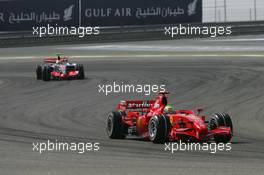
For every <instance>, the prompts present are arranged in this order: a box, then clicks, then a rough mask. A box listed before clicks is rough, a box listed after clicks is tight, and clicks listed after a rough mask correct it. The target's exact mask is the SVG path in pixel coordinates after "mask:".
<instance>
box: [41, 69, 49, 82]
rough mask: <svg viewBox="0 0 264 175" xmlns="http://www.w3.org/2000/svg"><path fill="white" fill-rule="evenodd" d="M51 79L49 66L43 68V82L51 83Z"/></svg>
mask: <svg viewBox="0 0 264 175" xmlns="http://www.w3.org/2000/svg"><path fill="white" fill-rule="evenodd" d="M50 79H51V69H50V68H49V67H47V66H45V67H44V68H43V71H42V80H43V81H50Z"/></svg>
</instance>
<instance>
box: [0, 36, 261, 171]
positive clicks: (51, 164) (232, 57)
mask: <svg viewBox="0 0 264 175" xmlns="http://www.w3.org/2000/svg"><path fill="white" fill-rule="evenodd" d="M259 38H261V37H259V36H258V37H246V38H245V39H243V38H242V39H241V38H233V40H230V41H228V40H224V41H210V40H206V39H204V40H200V39H196V40H180V41H176V40H174V41H155V42H154V41H153V42H138V43H136V42H134V43H117V44H108V45H103V44H101V45H96V46H95V45H94V46H87V45H81V46H47V47H32V48H27V47H25V48H10V49H0V67H1V68H0V174H1V175H15V174H19V175H47V174H60V175H73V174H76V175H77V174H86V175H90V174H109V175H110V174H111V175H112V174H115V175H121V174H122V175H134V174H144V175H148V174H173V175H174V174H177V175H178V174H179V175H181V174H182V175H187V174H203V175H209V174H214V175H218V174H219V175H222V174H230V175H231V174H232V175H236V174H237V175H243V174H245V175H248V174H251V175H255V174H259V175H260V174H263V172H264V167H263V164H264V150H263V146H264V127H263V124H264V59H263V58H264V55H263V52H264V49H263V45H264V40H263V39H259ZM262 38H263V36H262ZM199 48H202V49H199ZM221 48H222V49H221ZM56 52H63V53H65V54H66V55H69V56H73V57H74V58H75V59H73V60H77V61H78V62H80V63H82V64H84V66H85V73H86V76H87V78H86V79H85V80H76V81H51V82H43V81H37V80H35V74H34V71H35V70H34V69H35V66H36V64H38V63H39V62H40V61H41V59H40V58H43V56H45V55H47V56H50V55H53V54H54V53H56ZM113 81H115V82H120V83H121V82H125V83H128V84H158V85H159V84H165V85H166V90H168V91H170V93H171V94H170V96H169V100H170V103H172V104H174V105H175V106H176V108H177V109H189V108H191V109H195V108H196V107H204V109H205V113H206V114H207V115H211V114H213V113H215V112H227V113H229V114H230V115H231V116H232V119H233V125H234V137H233V139H232V150H231V151H220V152H217V153H216V154H212V153H210V152H208V151H194V152H188V151H177V152H175V153H174V154H171V153H170V152H168V151H164V145H159V144H158V145H157V144H153V143H151V142H147V141H143V140H139V139H133V138H130V139H126V140H110V139H108V137H107V135H106V132H105V119H106V114H107V113H108V112H109V111H111V110H113V109H114V108H115V107H116V105H117V103H118V102H119V101H120V100H122V99H146V98H155V96H156V94H151V96H143V95H142V94H136V93H128V94H125V93H120V94H117V93H115V94H109V95H108V96H106V95H104V94H102V93H99V92H98V85H99V84H111V83H112V82H113ZM47 139H50V140H59V141H65V142H99V143H100V150H99V151H91V152H86V153H85V154H78V153H76V152H44V153H42V154H39V153H38V152H36V151H33V150H32V143H33V142H36V141H43V142H45V141H47Z"/></svg>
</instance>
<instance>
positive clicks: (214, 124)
mask: <svg viewBox="0 0 264 175" xmlns="http://www.w3.org/2000/svg"><path fill="white" fill-rule="evenodd" d="M219 126H226V127H230V129H231V135H215V136H214V140H215V142H216V143H227V142H229V141H230V140H231V138H232V135H233V123H232V120H231V117H230V116H229V115H228V114H226V113H217V114H215V115H214V116H213V117H212V118H211V120H210V122H209V127H210V130H213V129H216V128H218V127H219Z"/></svg>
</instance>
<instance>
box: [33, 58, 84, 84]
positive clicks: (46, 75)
mask: <svg viewBox="0 0 264 175" xmlns="http://www.w3.org/2000/svg"><path fill="white" fill-rule="evenodd" d="M36 77H37V80H43V81H50V80H51V79H54V80H65V79H84V78H85V75H84V69H83V65H82V64H77V63H71V62H69V61H68V59H67V58H65V57H64V58H61V56H60V54H58V56H57V58H46V59H44V63H42V64H41V65H37V68H36Z"/></svg>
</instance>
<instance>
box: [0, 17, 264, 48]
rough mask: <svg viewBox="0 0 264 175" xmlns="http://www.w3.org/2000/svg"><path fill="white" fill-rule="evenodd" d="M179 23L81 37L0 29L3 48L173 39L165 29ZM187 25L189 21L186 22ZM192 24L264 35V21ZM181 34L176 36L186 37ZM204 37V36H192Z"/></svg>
mask: <svg viewBox="0 0 264 175" xmlns="http://www.w3.org/2000/svg"><path fill="white" fill-rule="evenodd" d="M178 25H179V24H171V25H170V24H166V25H147V26H144V25H142V26H119V27H102V28H100V34H99V35H91V36H86V37H83V38H80V37H78V36H65V35H64V36H61V35H60V36H45V37H41V38H40V37H39V36H37V35H33V34H32V32H33V30H32V31H20V32H0V47H15V46H32V45H51V44H78V43H79V44H83V43H100V42H121V41H140V40H162V39H170V38H169V37H167V36H165V34H164V32H165V30H164V28H165V27H167V26H178ZM182 25H186V24H182ZM190 26H200V27H201V26H223V27H225V26H230V27H232V35H257V34H264V21H259V22H230V23H203V24H190ZM185 37H186V36H177V37H176V38H173V39H178V38H185ZM192 37H202V36H197V35H195V36H191V35H188V38H192Z"/></svg>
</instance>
